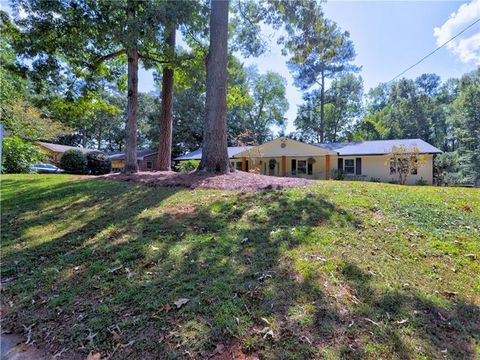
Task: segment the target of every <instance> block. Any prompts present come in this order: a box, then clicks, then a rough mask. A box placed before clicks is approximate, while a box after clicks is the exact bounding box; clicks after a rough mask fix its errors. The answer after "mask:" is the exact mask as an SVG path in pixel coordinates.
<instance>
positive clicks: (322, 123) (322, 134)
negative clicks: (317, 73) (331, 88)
mask: <svg viewBox="0 0 480 360" xmlns="http://www.w3.org/2000/svg"><path fill="white" fill-rule="evenodd" d="M324 141H325V75H324V74H323V70H322V85H321V88H320V142H321V143H323V142H324Z"/></svg>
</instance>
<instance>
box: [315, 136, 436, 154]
mask: <svg viewBox="0 0 480 360" xmlns="http://www.w3.org/2000/svg"><path fill="white" fill-rule="evenodd" d="M312 145H315V146H318V147H321V148H324V149H328V150H333V151H336V152H338V155H343V156H346V155H380V154H388V153H390V152H391V151H392V147H393V146H400V145H404V146H406V147H407V148H408V149H410V148H412V147H413V146H416V147H417V148H418V152H419V153H423V154H439V153H441V152H442V151H441V150H439V149H437V148H436V147H435V146H433V145H430V144H429V143H427V142H425V141H423V140H422V139H396V140H373V141H354V142H345V143H322V144H312Z"/></svg>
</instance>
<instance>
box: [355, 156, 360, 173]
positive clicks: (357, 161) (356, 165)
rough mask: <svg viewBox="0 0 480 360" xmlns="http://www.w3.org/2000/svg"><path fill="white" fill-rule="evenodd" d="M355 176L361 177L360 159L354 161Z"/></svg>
mask: <svg viewBox="0 0 480 360" xmlns="http://www.w3.org/2000/svg"><path fill="white" fill-rule="evenodd" d="M355 175H362V158H356V159H355Z"/></svg>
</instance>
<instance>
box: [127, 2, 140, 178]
mask: <svg viewBox="0 0 480 360" xmlns="http://www.w3.org/2000/svg"><path fill="white" fill-rule="evenodd" d="M127 15H128V18H129V20H130V21H133V19H134V18H135V3H134V2H133V1H132V0H129V1H128V5H127ZM127 57H128V68H127V73H128V74H127V76H128V89H127V90H128V103H127V127H126V133H125V166H124V168H123V172H124V173H127V174H129V173H136V172H138V164H137V107H138V51H137V44H136V43H135V44H132V46H131V47H130V48H129V49H127Z"/></svg>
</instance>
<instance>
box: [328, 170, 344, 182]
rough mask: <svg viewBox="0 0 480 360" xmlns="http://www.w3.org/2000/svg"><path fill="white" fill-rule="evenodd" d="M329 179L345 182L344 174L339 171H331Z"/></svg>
mask: <svg viewBox="0 0 480 360" xmlns="http://www.w3.org/2000/svg"><path fill="white" fill-rule="evenodd" d="M330 178H331V179H333V180H345V172H344V171H343V170H339V169H332V170H331V171H330Z"/></svg>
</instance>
